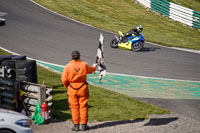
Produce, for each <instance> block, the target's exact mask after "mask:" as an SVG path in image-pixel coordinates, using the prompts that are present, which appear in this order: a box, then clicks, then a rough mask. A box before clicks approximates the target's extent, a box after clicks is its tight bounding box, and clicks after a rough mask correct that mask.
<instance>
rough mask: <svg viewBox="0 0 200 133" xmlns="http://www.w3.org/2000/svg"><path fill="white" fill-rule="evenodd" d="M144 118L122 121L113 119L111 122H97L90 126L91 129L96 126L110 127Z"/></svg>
mask: <svg viewBox="0 0 200 133" xmlns="http://www.w3.org/2000/svg"><path fill="white" fill-rule="evenodd" d="M142 121H144V119H135V120H122V121H113V122H105V123H102V124H98V125H95V126H90V130H91V129H98V128H105V127H111V126H116V125H123V124H129V123H136V122H142Z"/></svg>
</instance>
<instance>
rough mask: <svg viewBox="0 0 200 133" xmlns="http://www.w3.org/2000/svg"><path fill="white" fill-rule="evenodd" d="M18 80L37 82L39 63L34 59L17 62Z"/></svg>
mask: <svg viewBox="0 0 200 133" xmlns="http://www.w3.org/2000/svg"><path fill="white" fill-rule="evenodd" d="M16 80H18V81H27V82H32V83H37V65H36V61H34V60H18V61H17V62H16Z"/></svg>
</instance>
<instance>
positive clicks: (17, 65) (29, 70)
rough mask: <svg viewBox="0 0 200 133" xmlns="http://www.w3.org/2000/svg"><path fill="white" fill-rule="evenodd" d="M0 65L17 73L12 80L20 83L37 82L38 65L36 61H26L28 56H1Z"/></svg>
mask: <svg viewBox="0 0 200 133" xmlns="http://www.w3.org/2000/svg"><path fill="white" fill-rule="evenodd" d="M0 65H1V66H6V67H8V68H11V69H12V70H14V71H15V76H14V77H12V79H15V80H18V81H27V82H32V83H38V82H37V65H36V61H35V60H26V56H19V55H3V56H2V55H1V56H0Z"/></svg>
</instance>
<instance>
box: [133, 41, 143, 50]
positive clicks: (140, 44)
mask: <svg viewBox="0 0 200 133" xmlns="http://www.w3.org/2000/svg"><path fill="white" fill-rule="evenodd" d="M135 43H136V42H135ZM135 43H133V44H132V46H131V50H132V51H134V52H138V51H140V50H142V48H143V45H144V44H143V42H140V43H139V46H138V47H137V48H136V47H135Z"/></svg>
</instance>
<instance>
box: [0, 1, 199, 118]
mask: <svg viewBox="0 0 200 133" xmlns="http://www.w3.org/2000/svg"><path fill="white" fill-rule="evenodd" d="M0 12H1V13H0V15H1V14H7V15H5V16H3V17H2V18H5V19H6V20H7V21H6V25H5V26H1V27H0V47H3V48H5V49H8V50H10V51H13V52H15V53H19V54H21V55H26V56H28V57H31V58H34V59H39V60H42V61H47V62H51V63H55V64H60V65H65V64H66V63H67V62H68V61H70V55H71V51H72V50H74V49H78V50H79V51H80V52H81V57H82V60H84V61H87V62H89V64H92V63H94V61H95V57H96V49H97V46H98V39H99V34H100V33H103V36H104V38H105V43H104V51H105V53H104V54H105V55H104V56H105V61H106V66H107V71H108V72H112V73H120V74H129V75H139V76H147V77H157V78H170V79H179V80H194V81H200V69H199V68H200V54H196V53H191V52H184V51H180V50H176V49H171V48H167V47H162V46H158V45H152V44H150V43H145V46H144V49H143V50H142V51H141V52H131V51H127V50H121V49H112V48H110V46H109V42H110V40H111V39H112V38H113V34H112V33H110V32H106V31H103V30H100V29H97V28H94V27H90V26H87V25H83V24H81V23H78V22H74V21H73V20H70V19H67V18H64V17H62V16H59V15H57V14H55V13H52V12H50V11H48V10H45V9H43V8H41V7H39V6H38V5H35V4H33V3H32V2H30V1H29V0H18V1H16V0H0ZM144 30H145V28H144ZM139 99H141V100H145V101H147V102H149V103H153V104H155V105H158V106H161V107H164V108H167V109H170V110H172V111H173V112H177V113H181V114H183V115H186V116H189V117H192V118H194V119H198V120H200V112H199V110H200V100H187V99H179V100H177V99H155V98H149V99H147V98H139Z"/></svg>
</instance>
